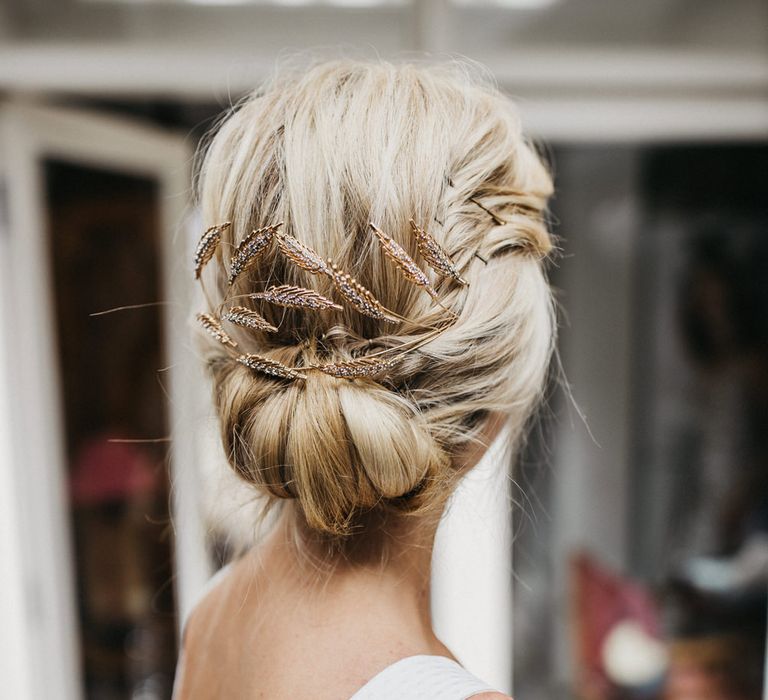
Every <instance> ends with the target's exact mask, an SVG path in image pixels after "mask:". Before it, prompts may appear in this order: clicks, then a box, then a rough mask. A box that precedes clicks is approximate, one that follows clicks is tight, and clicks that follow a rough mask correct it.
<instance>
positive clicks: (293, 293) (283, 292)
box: [249, 284, 344, 310]
mask: <svg viewBox="0 0 768 700" xmlns="http://www.w3.org/2000/svg"><path fill="white" fill-rule="evenodd" d="M249 296H250V297H251V298H253V299H262V300H263V301H268V302H270V303H271V304H276V305H278V306H285V307H288V308H293V309H339V310H342V309H343V308H344V307H343V306H341V305H340V304H337V303H335V302H334V301H333V300H331V299H329V298H328V297H324V296H323V295H322V294H320V293H319V292H316V291H315V290H314V289H306V288H305V287H296V286H294V285H291V284H281V285H280V286H274V285H273V286H272V287H269V288H268V289H266V290H264V291H263V292H257V293H256V294H250V295H249Z"/></svg>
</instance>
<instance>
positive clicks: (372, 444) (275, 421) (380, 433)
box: [214, 362, 452, 536]
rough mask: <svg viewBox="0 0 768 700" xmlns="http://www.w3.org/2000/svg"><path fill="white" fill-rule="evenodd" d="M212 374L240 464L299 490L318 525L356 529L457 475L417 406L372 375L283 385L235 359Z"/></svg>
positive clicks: (325, 530)
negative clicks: (370, 516) (366, 378)
mask: <svg viewBox="0 0 768 700" xmlns="http://www.w3.org/2000/svg"><path fill="white" fill-rule="evenodd" d="M214 383H215V385H216V391H215V394H216V396H217V398H218V406H217V409H218V414H219V418H220V427H221V436H222V441H223V443H224V447H225V451H226V454H227V456H228V459H229V461H230V464H231V466H232V468H233V469H234V470H235V471H236V472H237V473H238V474H239V475H240V476H241V477H242V478H243V479H245V480H246V481H248V482H249V483H251V484H253V485H254V486H257V487H259V488H261V489H264V490H266V491H267V492H268V493H270V494H271V495H272V496H274V497H277V498H282V499H286V498H292V499H295V500H296V503H297V506H298V510H299V513H300V515H301V516H303V519H304V521H305V522H306V524H307V526H308V527H309V528H310V530H312V531H314V532H316V533H321V534H327V535H333V536H339V535H347V534H350V533H352V532H354V531H355V525H356V523H357V521H358V520H360V519H361V518H364V517H365V516H366V515H368V514H370V513H371V512H372V511H374V510H375V511H382V512H385V511H388V510H389V511H397V512H399V513H414V514H415V513H417V512H421V511H422V510H424V509H425V508H427V507H430V506H431V505H433V504H434V503H435V498H434V495H433V491H435V490H437V489H439V488H440V485H441V484H442V485H443V487H445V485H446V480H447V479H449V478H450V475H451V471H452V470H451V462H450V458H449V456H448V455H447V453H446V452H445V451H444V450H443V449H442V447H441V446H440V445H439V444H438V442H437V440H436V439H435V438H434V437H433V436H432V435H431V434H430V431H429V428H428V426H427V424H426V422H425V421H424V420H423V419H422V418H421V417H420V416H419V414H418V412H417V410H416V408H415V407H414V406H413V405H412V404H411V403H409V401H408V400H407V399H406V398H404V397H403V396H401V395H399V394H397V393H395V392H393V391H391V390H390V389H388V388H386V387H384V386H382V385H381V384H378V383H376V382H374V381H364V380H345V381H339V380H338V379H336V378H334V377H330V376H328V375H325V374H322V373H315V374H310V375H308V376H307V379H306V380H305V381H302V382H300V383H288V384H285V385H283V386H281V387H278V386H276V384H275V382H274V381H271V380H270V379H268V378H262V377H260V376H258V375H254V374H253V373H250V372H249V371H248V370H247V368H243V367H241V366H240V365H238V363H234V362H229V363H226V364H224V363H222V364H219V365H218V367H217V369H216V370H215V371H214ZM444 490H446V491H447V489H445V488H444Z"/></svg>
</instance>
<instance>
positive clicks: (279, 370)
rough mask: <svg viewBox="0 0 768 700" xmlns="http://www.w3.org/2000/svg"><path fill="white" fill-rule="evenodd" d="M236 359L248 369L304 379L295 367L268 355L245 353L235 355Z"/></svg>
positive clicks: (282, 376) (275, 375)
mask: <svg viewBox="0 0 768 700" xmlns="http://www.w3.org/2000/svg"><path fill="white" fill-rule="evenodd" d="M237 361H238V362H239V363H240V364H243V365H245V366H246V367H248V368H249V369H252V370H256V371H257V372H262V373H264V374H269V375H272V376H273V377H280V378H282V379H304V378H305V377H304V375H303V374H301V372H297V371H296V369H295V368H293V367H288V366H287V365H284V364H283V363H282V362H278V361H277V360H272V359H270V358H269V357H264V356H263V355H254V354H250V353H249V354H245V355H240V356H238V357H237Z"/></svg>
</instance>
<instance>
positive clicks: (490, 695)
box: [469, 691, 512, 700]
mask: <svg viewBox="0 0 768 700" xmlns="http://www.w3.org/2000/svg"><path fill="white" fill-rule="evenodd" d="M469 700H512V698H511V697H510V696H509V695H504V693H497V692H494V691H489V692H487V693H478V694H477V695H473V696H472V697H471V698H469Z"/></svg>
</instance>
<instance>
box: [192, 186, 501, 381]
mask: <svg viewBox="0 0 768 700" xmlns="http://www.w3.org/2000/svg"><path fill="white" fill-rule="evenodd" d="M470 201H472V202H473V203H475V204H477V205H478V206H479V207H480V208H482V209H483V210H484V211H485V212H487V213H488V214H489V215H490V216H491V218H492V219H493V221H494V223H496V224H497V225H501V224H504V223H507V222H505V221H503V220H502V219H500V217H498V216H497V215H496V214H494V213H493V212H492V211H491V210H490V209H488V208H487V207H485V206H484V205H483V204H481V203H480V202H479V201H477V200H476V199H474V198H470ZM410 225H411V231H412V234H413V236H414V239H415V242H416V246H417V249H418V252H419V255H420V257H421V258H423V260H424V261H425V262H426V263H427V265H428V266H429V267H430V268H431V269H432V270H434V271H435V272H436V273H437V274H438V275H440V276H441V277H444V278H447V279H449V280H452V281H454V282H457V283H459V284H461V285H464V286H466V285H469V282H468V281H467V280H466V279H464V278H463V277H462V276H461V275H460V273H459V271H458V269H457V268H456V265H455V263H454V262H453V260H452V259H451V257H450V255H449V254H448V252H447V251H446V250H445V249H444V248H443V247H442V246H441V245H440V244H439V243H438V242H437V241H436V240H435V238H434V237H433V236H432V235H431V234H430V233H428V232H427V231H426V229H425V228H422V227H420V226H418V225H417V224H416V222H415V221H414V219H410ZM230 226H231V222H229V221H227V222H224V223H222V224H217V225H215V226H211V227H210V228H209V229H207V230H206V231H205V232H204V233H203V235H202V237H201V239H200V242H199V243H198V246H197V249H196V251H195V258H194V272H195V278H196V279H200V280H201V283H202V279H201V274H202V270H203V268H204V267H205V265H206V264H207V263H208V262H210V260H212V259H213V257H214V256H215V254H216V252H217V250H218V249H219V246H220V244H221V234H222V233H223V232H224V231H226V230H227V229H228V228H229V227H230ZM282 226H283V222H282V221H281V222H278V223H276V224H271V225H269V226H264V227H262V228H258V229H255V230H253V231H251V233H249V234H248V235H247V236H245V238H243V240H242V241H241V242H240V244H239V245H238V246H237V247H236V248H235V250H234V252H233V253H232V255H231V258H230V261H229V272H228V277H227V284H228V287H229V289H231V288H232V286H233V285H234V283H235V281H236V280H237V279H238V277H239V276H240V275H242V274H243V273H244V272H245V271H246V270H248V269H249V268H250V267H251V266H252V265H253V264H254V263H255V262H256V261H257V260H259V258H261V256H263V255H264V254H265V253H266V252H267V251H268V250H269V249H270V247H272V244H273V243H276V244H277V250H278V251H279V253H280V254H281V255H282V257H283V258H284V259H285V260H287V261H288V262H291V263H292V264H294V265H295V266H296V267H298V268H300V269H302V270H305V271H306V272H309V273H310V274H313V275H321V276H325V277H327V278H329V280H330V281H331V283H332V285H333V288H334V289H335V291H336V293H337V294H338V295H339V296H340V297H341V298H342V299H343V301H345V302H347V304H348V305H349V306H351V307H353V308H354V309H356V310H357V311H358V312H359V313H361V314H363V315H366V316H369V317H371V318H375V319H378V320H382V321H386V322H388V323H399V322H403V321H408V320H409V319H407V318H404V317H403V316H400V315H399V314H397V313H395V312H394V311H392V310H390V309H387V308H386V307H385V306H384V305H383V304H382V303H381V302H380V301H379V300H378V299H377V298H376V297H375V296H374V295H373V293H372V292H371V291H370V290H368V289H366V288H365V287H364V286H363V285H361V284H360V283H359V282H358V281H357V280H356V279H355V278H354V277H352V276H351V275H350V274H348V273H347V272H344V271H343V270H341V269H340V268H339V267H338V266H337V265H336V263H335V262H334V261H333V260H332V259H331V258H324V257H323V256H321V255H320V254H319V253H317V251H315V250H313V249H312V248H310V247H309V246H308V245H306V244H304V243H302V242H301V241H299V240H298V239H297V238H295V237H294V236H291V235H290V234H288V233H286V232H285V231H281V230H280V229H281V228H282ZM369 228H370V230H371V232H372V233H373V235H374V237H375V238H376V240H377V241H378V243H379V246H380V248H381V250H382V252H383V253H384V255H385V257H386V258H387V259H388V260H390V261H391V262H392V263H394V265H395V266H396V267H397V269H398V270H399V271H400V273H401V275H402V276H403V277H404V278H405V279H406V280H408V281H409V282H411V283H412V284H413V285H414V286H416V287H418V288H420V289H423V290H424V291H426V292H427V294H429V296H430V297H431V298H432V299H433V300H434V301H435V303H436V304H438V305H439V306H440V307H442V308H443V309H445V310H446V311H448V313H449V318H448V321H447V323H444V324H443V325H442V326H432V327H430V331H429V332H428V333H426V334H425V335H424V336H423V337H422V338H419V339H417V341H416V342H415V343H408V342H406V343H404V344H403V345H401V346H400V347H398V348H387V349H385V350H381V351H379V352H376V353H370V354H367V355H362V356H360V357H356V358H352V359H349V360H343V361H338V362H327V363H321V364H311V365H304V366H297V367H290V366H288V365H285V364H283V363H282V362H279V361H278V360H275V359H273V358H269V357H266V356H264V355H258V354H254V353H242V352H240V350H239V347H238V345H237V343H235V341H234V340H233V339H232V338H231V336H230V335H229V334H228V333H227V331H226V330H225V328H224V326H223V322H227V323H231V324H233V325H235V326H239V327H241V328H247V329H250V330H254V331H259V332H267V333H274V332H276V331H277V330H278V328H277V327H276V326H274V325H272V324H271V323H269V321H267V319H266V318H264V316H262V315H261V314H260V313H259V312H258V311H255V310H254V309H249V308H247V307H244V306H239V305H238V306H230V307H229V308H228V309H227V310H226V312H225V313H224V314H222V315H221V317H220V318H219V317H218V316H217V315H215V314H210V313H201V314H198V315H197V319H198V322H199V323H200V324H201V326H202V327H203V328H204V329H205V330H206V331H207V332H208V333H209V334H210V335H211V336H212V337H213V338H214V339H216V340H217V341H218V342H220V343H221V344H222V345H223V346H224V347H225V348H227V350H228V351H229V352H232V353H234V359H235V360H237V361H238V362H240V363H241V364H243V365H244V366H246V367H248V368H249V369H251V370H253V371H256V372H259V373H261V374H264V375H267V376H269V377H274V378H280V379H290V380H295V379H304V378H305V377H306V373H307V372H308V371H312V370H317V371H321V372H323V373H325V374H327V375H330V376H333V377H338V378H344V379H357V378H366V377H367V378H375V377H377V376H379V375H381V374H382V373H383V372H385V371H388V370H391V369H392V368H393V367H395V365H396V364H397V363H398V362H399V361H400V359H401V358H402V356H403V355H405V353H407V352H410V351H412V350H416V349H417V348H418V347H420V346H421V345H422V344H424V343H425V342H428V341H429V340H432V338H434V337H435V336H436V335H438V334H440V333H442V332H443V331H444V330H446V329H447V328H449V327H450V326H452V325H453V323H455V321H456V320H457V319H458V314H457V313H456V312H455V311H452V310H451V309H448V308H447V307H446V306H444V305H443V304H442V303H441V301H440V299H439V295H438V293H437V291H436V290H435V288H434V286H433V285H432V283H431V282H430V280H429V277H428V276H427V274H426V273H425V272H424V270H423V269H422V268H421V267H420V266H419V265H418V263H417V262H416V261H415V260H414V259H413V258H412V257H411V256H410V255H409V254H408V253H407V252H406V250H405V249H404V248H403V247H402V246H401V245H400V244H399V243H397V241H395V240H394V239H393V238H392V237H391V236H389V235H388V234H386V233H385V232H384V231H382V230H381V229H380V228H379V227H378V226H377V225H376V224H374V223H373V222H369ZM476 255H477V257H479V258H480V256H479V254H477V253H476ZM480 259H481V260H483V262H486V264H487V261H486V260H484V259H483V258H480ZM240 296H241V297H242V296H245V297H248V298H250V299H253V300H259V301H263V302H267V303H270V304H274V305H277V306H283V307H287V308H294V309H307V310H314V311H331V310H337V311H338V310H343V309H344V306H343V305H341V304H339V303H337V302H336V301H334V300H333V299H331V298H329V297H326V296H324V295H322V294H320V293H319V292H317V291H315V290H313V289H308V288H305V287H299V286H295V285H288V284H282V285H273V286H271V287H269V288H267V289H265V290H263V291H261V292H254V293H250V294H245V295H240ZM231 298H232V297H230V295H229V293H227V295H226V297H225V299H224V301H223V302H222V303H221V304H220V306H219V309H220V310H221V309H223V307H224V306H225V305H226V304H227V302H228V301H229V300H230V299H231ZM369 344H370V341H369ZM403 348H405V349H403ZM394 350H400V352H399V353H398V354H396V355H387V354H386V353H388V352H391V351H394Z"/></svg>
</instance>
